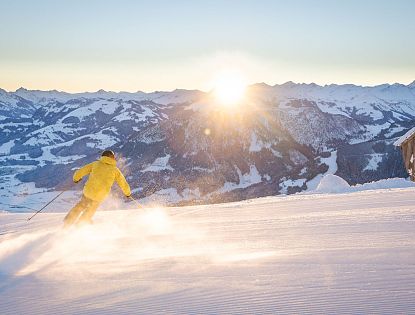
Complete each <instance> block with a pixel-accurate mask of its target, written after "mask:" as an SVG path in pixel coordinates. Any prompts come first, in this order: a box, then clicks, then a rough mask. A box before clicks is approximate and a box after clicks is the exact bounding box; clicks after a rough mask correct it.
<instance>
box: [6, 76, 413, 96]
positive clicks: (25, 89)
mask: <svg viewBox="0 0 415 315" xmlns="http://www.w3.org/2000/svg"><path fill="white" fill-rule="evenodd" d="M290 84H291V85H311V86H318V87H327V86H345V85H352V86H355V87H361V88H375V87H379V86H382V85H387V86H393V85H399V86H405V87H412V86H415V79H414V80H413V81H412V82H409V83H408V84H405V83H400V82H394V83H381V84H375V85H362V84H356V83H330V84H327V83H326V84H318V83H315V82H310V83H306V82H301V83H299V82H294V81H291V80H289V81H286V82H284V83H275V84H274V85H272V84H268V83H266V82H256V83H252V84H247V86H246V87H247V88H249V87H253V86H256V85H266V86H268V87H276V86H283V85H290ZM0 90H3V91H5V92H7V93H16V92H18V91H19V90H24V91H29V92H55V93H66V94H86V93H90V94H92V93H116V94H121V93H128V94H137V93H144V94H151V93H172V92H174V91H194V92H203V93H210V92H212V91H213V90H214V89H211V90H209V91H205V90H202V89H192V88H189V89H188V88H175V89H173V90H153V91H142V90H136V91H125V90H118V91H113V90H105V89H99V90H96V91H91V90H90V91H74V92H68V91H64V90H57V89H51V90H42V89H28V88H25V87H23V86H21V87H19V88H17V89H16V90H14V91H12V90H7V89H3V88H1V87H0Z"/></svg>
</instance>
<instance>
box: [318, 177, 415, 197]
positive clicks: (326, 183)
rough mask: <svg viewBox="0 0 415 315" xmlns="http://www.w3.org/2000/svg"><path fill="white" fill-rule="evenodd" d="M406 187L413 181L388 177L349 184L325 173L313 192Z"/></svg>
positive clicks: (412, 184)
mask: <svg viewBox="0 0 415 315" xmlns="http://www.w3.org/2000/svg"><path fill="white" fill-rule="evenodd" d="M406 187H415V183H414V182H411V181H409V180H406V179H403V178H389V179H382V180H379V181H376V182H370V183H365V184H357V185H354V186H350V185H349V184H348V183H347V182H346V181H345V180H344V179H343V178H341V177H339V176H336V175H333V174H327V175H324V176H323V178H322V179H321V181H320V183H319V184H318V186H317V189H316V191H315V192H319V193H347V192H356V191H364V190H373V189H393V188H406Z"/></svg>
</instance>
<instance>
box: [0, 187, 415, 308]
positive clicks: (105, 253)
mask: <svg viewBox="0 0 415 315" xmlns="http://www.w3.org/2000/svg"><path fill="white" fill-rule="evenodd" d="M414 202H415V189H414V188H405V189H390V190H377V191H376V190H375V191H364V192H355V193H348V194H338V195H337V194H321V195H302V196H301V195H299V196H288V197H267V198H260V199H255V200H248V201H244V202H237V203H229V204H221V205H209V206H197V207H184V208H167V209H157V208H155V209H148V210H146V211H140V210H130V211H106V212H99V213H97V215H96V219H95V224H94V225H92V226H85V227H81V228H78V229H72V230H68V231H62V230H61V229H60V226H61V221H62V218H63V216H64V213H46V214H43V213H42V214H39V215H38V216H37V217H35V218H34V219H33V220H32V221H30V222H29V223H28V222H26V221H25V220H26V219H27V217H28V214H24V213H18V214H10V213H0V226H1V231H0V233H3V234H2V235H0V297H1V298H0V313H1V314H46V313H48V314H276V313H278V314H293V313H296V314H299V313H314V314H411V313H412V314H414V313H415V229H414V223H415V210H414V206H413V205H414ZM12 232H14V233H12Z"/></svg>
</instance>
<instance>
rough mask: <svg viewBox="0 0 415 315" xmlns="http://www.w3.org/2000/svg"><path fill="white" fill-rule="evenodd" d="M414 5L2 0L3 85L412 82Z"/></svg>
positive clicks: (405, 1)
mask: <svg viewBox="0 0 415 315" xmlns="http://www.w3.org/2000/svg"><path fill="white" fill-rule="evenodd" d="M414 12H415V1H411V0H400V1H399V0H397V1H374V0H373V1H370V0H366V1H354V0H349V1H329V0H326V1H323V0H320V1H319V0H314V1H305V0H303V1H300V0H294V1H278V0H275V1H265V0H262V1H261V0H257V1H243V0H240V1H232V0H228V1H225V0H223V1H195V0H194V1H133V0H120V1H104V0H101V1H96V0H84V1H79V0H67V1H63V0H55V1H46V0H37V1H29V0H27V1H21V0H14V1H5V0H0V23H1V25H0V26H1V27H0V38H1V41H0V87H2V88H5V89H7V90H14V89H16V88H18V87H20V86H24V87H27V88H33V89H37V88H38V89H59V90H67V91H86V90H88V91H93V90H97V89H100V88H103V89H107V90H116V91H117V90H128V91H136V90H145V91H152V90H169V89H174V88H188V89H192V88H198V89H204V90H208V89H209V88H211V84H212V78H213V77H214V76H215V73H217V72H220V71H222V70H227V68H230V69H231V70H235V71H238V72H240V73H241V75H243V76H244V77H245V78H246V79H247V81H248V82H250V83H253V82H266V83H268V84H275V83H283V82H285V81H289V80H292V81H295V82H316V83H319V84H326V83H356V84H364V85H373V84H378V83H384V82H389V83H393V82H401V83H409V82H411V81H412V80H415V57H414V56H415V40H414V34H415V19H414Z"/></svg>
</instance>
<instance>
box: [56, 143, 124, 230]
mask: <svg viewBox="0 0 415 315" xmlns="http://www.w3.org/2000/svg"><path fill="white" fill-rule="evenodd" d="M116 164H117V162H116V160H115V154H114V152H113V151H111V150H106V151H104V152H103V153H102V156H101V158H100V159H99V160H98V161H95V162H92V163H90V164H87V165H85V166H84V167H82V168H80V169H79V170H77V171H76V172H75V173H74V175H73V181H74V182H75V183H78V182H79V181H80V180H81V179H82V177H84V176H87V175H89V178H88V181H87V182H86V184H85V187H84V189H83V195H82V198H81V200H80V201H79V202H78V203H77V204H76V205H75V206H74V207H73V208H72V209H71V211H69V212H68V214H67V215H66V216H65V219H64V227H69V226H71V225H72V224H74V223H76V224H79V223H92V216H93V215H94V214H95V211H96V210H97V208H98V206H99V205H100V203H101V202H102V201H103V200H104V199H105V198H106V197H107V195H108V193H109V192H110V190H111V186H112V184H113V183H114V180H115V181H116V182H117V183H118V185H119V186H120V187H121V190H122V191H123V193H124V195H125V196H126V197H127V198H130V197H131V190H130V186H129V185H128V183H127V181H126V180H125V177H124V176H123V174H122V173H121V171H120V170H119V169H118V167H117V166H116Z"/></svg>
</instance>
